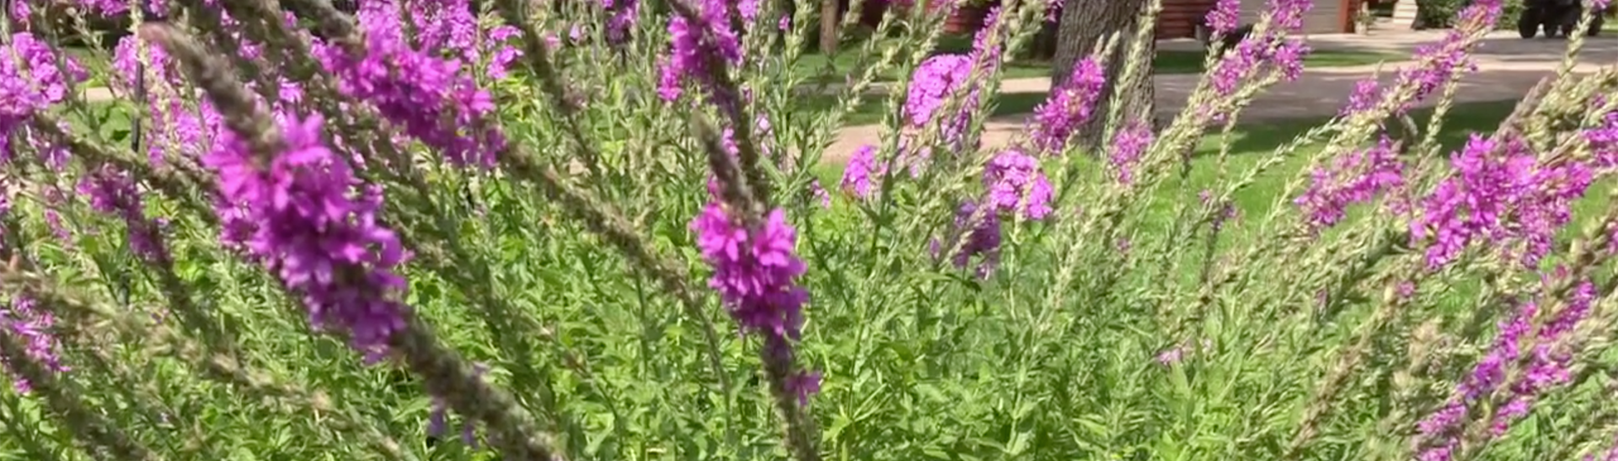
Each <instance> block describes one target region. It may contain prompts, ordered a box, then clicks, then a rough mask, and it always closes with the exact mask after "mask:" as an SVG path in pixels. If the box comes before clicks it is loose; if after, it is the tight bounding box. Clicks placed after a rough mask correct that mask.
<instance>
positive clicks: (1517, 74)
mask: <svg viewBox="0 0 1618 461" xmlns="http://www.w3.org/2000/svg"><path fill="white" fill-rule="evenodd" d="M1441 37H1442V32H1437V31H1425V32H1403V31H1392V32H1385V33H1381V34H1377V35H1316V36H1312V37H1309V43H1310V45H1311V46H1312V47H1314V48H1315V49H1317V50H1352V49H1357V50H1376V51H1385V52H1393V53H1404V54H1409V53H1410V52H1412V51H1414V50H1415V48H1416V47H1418V46H1420V45H1421V44H1425V43H1433V42H1436V41H1438V40H1440V39H1441ZM1159 46H1160V47H1161V48H1165V49H1173V48H1182V49H1183V48H1188V47H1195V46H1196V45H1195V43H1194V42H1187V41H1165V42H1161V43H1160V45H1159ZM1565 48H1566V42H1564V41H1562V40H1551V39H1530V40H1523V39H1520V38H1517V37H1516V36H1515V34H1514V33H1511V32H1503V33H1497V34H1494V35H1491V36H1489V37H1488V38H1486V39H1484V41H1483V43H1482V46H1481V47H1480V48H1479V49H1478V50H1477V52H1476V53H1475V54H1474V57H1475V59H1476V60H1477V62H1478V69H1479V71H1478V72H1477V73H1474V74H1471V75H1468V76H1467V77H1465V78H1464V79H1463V80H1462V83H1461V88H1460V89H1459V91H1458V92H1457V93H1456V101H1457V102H1489V101H1507V100H1514V99H1518V98H1521V97H1522V95H1523V94H1524V93H1526V92H1527V91H1528V90H1529V89H1530V88H1532V87H1533V86H1534V85H1535V84H1537V83H1538V82H1539V80H1540V79H1541V78H1543V77H1545V76H1547V75H1551V74H1552V73H1553V72H1554V70H1555V69H1556V67H1557V65H1558V64H1559V63H1560V62H1561V57H1562V52H1563V50H1564V49H1565ZM1409 64H1411V63H1408V62H1401V63H1387V64H1385V65H1383V66H1381V67H1382V70H1383V74H1384V75H1383V78H1384V81H1386V80H1387V79H1389V78H1391V75H1390V74H1392V73H1393V71H1394V70H1395V69H1397V68H1398V67H1402V66H1404V65H1409ZM1613 64H1618V39H1613V38H1611V37H1598V38H1591V39H1589V40H1587V43H1586V45H1585V50H1584V51H1583V52H1582V53H1581V57H1580V64H1579V66H1578V68H1577V71H1579V72H1591V71H1594V70H1595V69H1597V68H1598V67H1600V66H1604V65H1613ZM1377 69H1378V66H1374V65H1373V66H1356V67H1336V68H1316V69H1306V70H1305V71H1304V74H1303V76H1302V77H1301V78H1299V79H1298V80H1297V81H1293V82H1287V83H1282V84H1278V85H1275V86H1273V87H1271V88H1270V89H1269V90H1268V91H1266V92H1265V93H1263V94H1262V95H1260V96H1259V97H1258V98H1257V99H1256V100H1254V101H1253V102H1252V104H1251V105H1249V106H1248V108H1247V109H1246V110H1245V111H1244V112H1243V115H1242V119H1243V120H1247V121H1254V120H1276V119H1288V118H1299V117H1321V116H1329V115H1332V114H1335V113H1336V112H1337V110H1338V109H1339V108H1340V107H1341V106H1342V105H1343V103H1344V102H1345V101H1346V100H1347V98H1348V95H1349V94H1350V93H1351V92H1352V90H1353V88H1354V85H1355V83H1357V82H1358V81H1360V80H1362V79H1364V78H1366V77H1368V76H1370V75H1372V74H1373V73H1374V72H1376V71H1377ZM1200 77H1201V76H1200V75H1158V76H1156V78H1155V80H1156V85H1157V88H1156V92H1157V109H1158V111H1159V112H1160V113H1161V114H1163V115H1168V116H1172V115H1173V114H1175V113H1178V112H1179V111H1180V110H1181V109H1182V108H1183V106H1184V105H1185V102H1186V100H1187V99H1188V98H1189V95H1190V93H1191V90H1192V89H1193V88H1195V85H1196V82H1197V79H1198V78H1200ZM1049 90H1050V81H1049V79H1046V78H1024V79H1009V80H1004V81H1002V82H1001V86H1000V92H1001V94H1002V95H1006V96H1009V95H1016V94H1021V93H1033V94H1043V93H1046V92H1048V91H1049ZM873 91H883V89H882V88H881V87H880V86H878V87H877V88H876V89H874V90H873ZM86 96H87V98H89V99H90V100H107V99H111V98H112V95H111V94H110V93H108V92H107V91H106V89H104V88H93V89H90V91H89V93H88V94H86ZM1426 104H1428V105H1430V104H1431V102H1428V103H1426ZM1022 119H1023V116H1022V115H1016V116H1006V117H997V118H995V119H991V120H989V121H988V122H987V123H986V124H985V127H984V134H983V141H984V143H985V144H986V145H987V146H989V147H995V146H1001V145H1004V144H1005V143H1006V142H1008V141H1009V140H1010V139H1011V138H1012V135H1013V134H1015V133H1017V132H1019V131H1021V130H1022V128H1023V125H1022ZM882 130H883V128H882V127H880V126H852V127H845V128H843V129H842V130H841V132H840V133H839V134H838V136H837V139H836V140H835V141H834V142H833V143H832V145H831V146H830V147H829V148H828V149H827V151H826V153H825V154H824V155H823V159H824V160H825V161H827V162H841V161H843V160H846V159H847V157H848V155H849V154H851V153H853V152H854V151H855V150H856V149H858V148H859V147H860V146H862V145H866V144H877V143H878V142H879V141H880V139H881V135H882Z"/></svg>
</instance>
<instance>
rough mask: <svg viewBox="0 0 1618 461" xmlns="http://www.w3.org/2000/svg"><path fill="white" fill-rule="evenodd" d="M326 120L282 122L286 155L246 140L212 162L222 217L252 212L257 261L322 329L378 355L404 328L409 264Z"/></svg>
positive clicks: (378, 202) (233, 141) (230, 137)
mask: <svg viewBox="0 0 1618 461" xmlns="http://www.w3.org/2000/svg"><path fill="white" fill-rule="evenodd" d="M322 123H323V121H322V120H321V118H320V117H319V116H311V117H309V118H307V119H302V120H300V119H298V118H296V117H284V121H283V123H282V124H281V130H282V134H283V138H284V141H285V146H286V149H285V150H284V151H282V152H279V153H276V154H275V155H274V156H273V157H271V158H267V159H261V158H259V157H257V156H256V155H255V154H254V153H253V152H251V151H250V150H249V148H248V147H247V144H246V142H245V141H244V140H242V139H241V138H240V135H239V134H237V133H234V132H228V131H227V132H226V139H225V140H224V143H223V144H224V146H225V147H224V148H223V149H220V150H218V151H215V152H213V153H211V154H209V155H208V156H207V157H206V158H204V163H205V165H207V166H208V167H210V168H212V169H214V170H215V171H216V172H217V173H218V176H219V189H220V193H221V195H222V196H223V199H224V200H226V201H227V203H225V204H224V205H226V206H224V207H222V208H221V209H220V213H221V215H233V216H235V217H236V218H242V217H243V216H242V215H237V214H235V213H237V212H238V211H241V210H245V211H246V212H247V214H246V219H248V220H250V222H248V223H242V224H245V225H249V226H251V227H250V229H237V230H236V231H237V232H242V233H244V234H245V237H246V238H245V239H244V240H243V241H242V243H243V245H244V247H245V249H246V250H247V251H248V253H249V254H250V255H252V256H253V257H255V258H256V259H258V260H260V261H261V262H262V263H263V264H264V265H265V266H266V267H267V268H269V269H270V270H271V271H273V272H274V273H275V274H276V275H277V276H278V277H279V278H280V279H281V281H282V283H284V284H285V285H286V287H287V288H288V289H289V290H291V291H292V292H295V293H298V294H300V295H302V296H303V304H304V306H305V307H307V308H308V309H309V319H310V321H311V322H312V323H313V324H315V325H316V326H317V327H328V328H337V329H340V330H343V331H344V332H346V333H347V334H348V336H349V337H350V341H351V345H352V346H353V347H354V348H355V349H358V350H360V351H362V352H365V353H368V354H375V353H378V352H381V351H383V350H386V348H387V344H388V341H389V340H390V339H391V337H392V335H393V333H394V332H395V331H399V330H400V329H403V328H404V326H405V315H406V314H407V312H408V310H409V308H408V307H407V306H405V305H404V304H402V303H400V302H399V301H397V299H399V298H400V297H402V295H403V293H404V291H405V290H406V289H407V288H408V284H407V283H406V281H405V279H404V278H403V277H401V276H399V275H398V273H397V272H396V271H397V270H398V268H400V267H401V266H402V265H403V264H404V263H405V261H406V260H408V259H409V256H408V254H407V252H406V251H405V249H404V246H403V245H402V244H401V243H400V241H399V238H398V236H397V235H395V234H394V233H393V231H392V230H389V229H388V228H386V227H383V226H382V225H381V224H380V223H379V222H378V219H377V218H378V217H377V214H378V213H379V212H380V211H381V208H382V194H381V191H380V189H377V188H375V187H367V186H366V185H365V184H363V183H361V182H360V181H359V179H358V178H356V177H355V176H354V173H353V171H352V170H350V169H349V167H348V164H347V163H345V162H343V161H342V159H340V158H338V157H337V156H336V153H335V152H332V150H331V149H329V148H327V147H326V145H325V144H324V141H323V139H322V135H321V129H322V126H323V125H322Z"/></svg>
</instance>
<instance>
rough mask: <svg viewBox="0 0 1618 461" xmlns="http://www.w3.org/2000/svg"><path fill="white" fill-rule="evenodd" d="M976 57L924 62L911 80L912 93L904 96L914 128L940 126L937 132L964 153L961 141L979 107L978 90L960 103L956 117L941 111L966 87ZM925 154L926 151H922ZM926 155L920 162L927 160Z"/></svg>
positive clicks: (945, 56)
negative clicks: (973, 113)
mask: <svg viewBox="0 0 1618 461" xmlns="http://www.w3.org/2000/svg"><path fill="white" fill-rule="evenodd" d="M975 56H976V54H973V55H964V56H963V55H956V54H940V55H936V56H933V57H930V58H927V60H926V61H922V63H921V65H920V66H919V67H917V68H916V72H915V73H914V74H912V75H911V77H910V89H909V91H908V92H907V93H906V94H905V104H904V109H903V110H904V112H903V113H904V116H905V118H906V119H907V120H908V121H909V122H910V126H911V127H914V128H926V127H928V126H931V125H932V124H937V127H938V132H939V135H940V136H941V138H942V139H943V141H944V143H945V144H946V145H949V146H950V147H951V149H952V150H957V151H958V150H961V149H963V148H965V146H962V145H961V138H962V137H963V136H964V135H965V134H966V128H967V124H968V123H969V122H970V121H971V112H972V110H973V108H975V107H976V106H977V101H978V89H977V88H973V89H972V90H971V91H970V92H968V93H967V95H966V98H965V99H964V100H962V101H961V103H960V106H959V107H958V108H957V109H956V110H955V112H954V113H953V114H944V113H942V111H941V109H943V108H944V106H945V103H946V102H948V101H949V98H950V95H951V94H953V93H954V92H955V90H956V89H957V88H959V87H960V86H961V85H963V84H965V83H966V80H967V79H968V78H969V77H970V76H971V75H972V66H973V62H974V61H973V59H975ZM919 151H921V152H926V151H927V149H925V148H923V149H919ZM925 157H926V156H925V155H923V156H922V157H921V158H925Z"/></svg>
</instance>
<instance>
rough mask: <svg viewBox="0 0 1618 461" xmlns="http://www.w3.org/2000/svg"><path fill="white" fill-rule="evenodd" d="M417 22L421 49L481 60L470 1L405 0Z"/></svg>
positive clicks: (415, 23) (416, 33)
mask: <svg viewBox="0 0 1618 461" xmlns="http://www.w3.org/2000/svg"><path fill="white" fill-rule="evenodd" d="M405 4H406V5H407V6H409V9H410V18H411V19H412V20H413V22H414V27H413V28H412V29H413V30H414V31H415V36H414V37H412V38H414V39H415V43H416V46H417V47H418V49H420V50H422V51H424V52H428V53H432V54H436V55H438V56H439V57H444V58H450V59H459V60H461V61H462V62H469V63H475V62H478V61H479V60H481V59H482V51H483V49H482V48H481V47H479V46H478V35H479V34H481V33H482V31H480V30H479V29H478V18H477V16H475V13H474V11H475V10H474V9H473V8H472V5H471V4H470V2H468V1H467V0H434V1H408V0H407V1H406V3H405Z"/></svg>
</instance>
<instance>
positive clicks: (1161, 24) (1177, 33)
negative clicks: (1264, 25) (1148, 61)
mask: <svg viewBox="0 0 1618 461" xmlns="http://www.w3.org/2000/svg"><path fill="white" fill-rule="evenodd" d="M1070 1H1071V0H1070ZM1213 5H1214V0H1163V13H1162V14H1160V15H1158V17H1157V31H1156V32H1157V38H1159V39H1165V38H1191V37H1192V36H1195V34H1196V24H1197V23H1198V22H1201V21H1202V17H1203V16H1207V15H1208V10H1211V9H1213Z"/></svg>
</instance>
